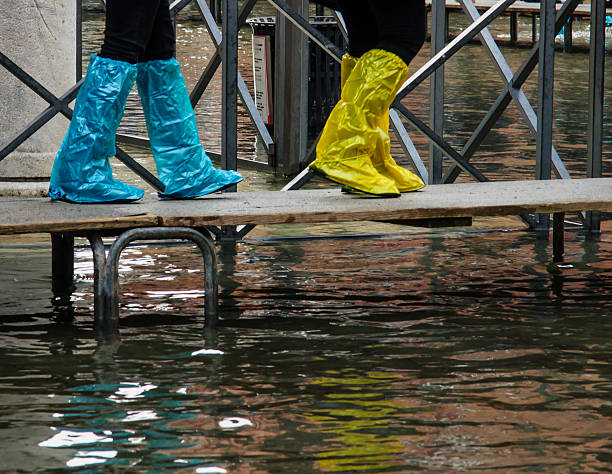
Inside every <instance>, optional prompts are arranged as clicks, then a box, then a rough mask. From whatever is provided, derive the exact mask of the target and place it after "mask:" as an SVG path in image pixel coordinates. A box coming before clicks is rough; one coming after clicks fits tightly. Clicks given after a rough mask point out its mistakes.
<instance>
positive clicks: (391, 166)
mask: <svg viewBox="0 0 612 474" xmlns="http://www.w3.org/2000/svg"><path fill="white" fill-rule="evenodd" d="M356 64H357V58H355V57H353V56H351V55H350V54H348V53H347V54H345V55H344V56H342V63H341V65H340V86H341V87H342V88H343V87H344V84H345V83H346V81H347V79H348V77H349V76H350V75H351V72H353V69H354V68H355V65H356ZM400 87H401V86H400ZM380 128H381V129H382V131H383V132H384V133H385V135H386V137H385V139H384V140H383V141H382V142H380V143H378V144H377V146H376V150H375V152H374V156H373V157H372V164H373V165H374V167H375V168H376V170H377V171H378V172H379V173H380V174H382V175H383V176H385V177H386V178H389V179H392V180H393V181H394V182H395V185H396V186H397V188H398V190H399V192H401V193H406V192H410V191H416V190H417V189H421V188H422V187H424V186H425V183H423V181H422V180H421V178H419V177H418V176H417V175H415V174H414V173H412V172H411V171H409V170H407V169H406V168H404V167H402V166H399V165H398V164H397V163H396V162H395V160H394V159H393V157H392V156H391V139H390V138H389V114H388V113H387V114H383V116H382V118H381V121H380ZM343 191H345V192H352V190H351V188H348V187H346V188H344V189H343Z"/></svg>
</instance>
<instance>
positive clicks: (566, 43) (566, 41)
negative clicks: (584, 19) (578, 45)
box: [563, 17, 593, 53]
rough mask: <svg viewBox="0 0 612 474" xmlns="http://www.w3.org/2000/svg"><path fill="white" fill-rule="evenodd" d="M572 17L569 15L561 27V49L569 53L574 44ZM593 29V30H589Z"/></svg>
mask: <svg viewBox="0 0 612 474" xmlns="http://www.w3.org/2000/svg"><path fill="white" fill-rule="evenodd" d="M573 30H574V18H573V17H570V18H569V20H567V23H566V24H565V26H564V27H563V51H564V52H566V53H569V52H570V51H571V50H572V47H573V45H574V31H573ZM591 31H593V30H591Z"/></svg>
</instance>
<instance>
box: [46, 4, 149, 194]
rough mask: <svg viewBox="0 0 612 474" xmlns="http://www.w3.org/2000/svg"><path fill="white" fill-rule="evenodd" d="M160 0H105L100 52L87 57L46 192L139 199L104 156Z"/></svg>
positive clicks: (107, 155)
mask: <svg viewBox="0 0 612 474" xmlns="http://www.w3.org/2000/svg"><path fill="white" fill-rule="evenodd" d="M159 2H160V0H107V2H106V7H107V10H106V30H105V34H104V43H103V45H102V49H101V52H100V54H98V55H93V56H92V58H91V61H90V63H89V67H88V69H87V74H86V76H85V80H84V82H83V85H82V86H81V89H80V90H79V94H78V96H77V100H76V104H75V108H74V113H73V116H72V120H71V121H70V126H69V127H68V131H67V133H66V137H65V138H64V141H63V142H62V146H61V147H60V150H59V151H58V153H57V156H56V158H55V161H54V163H53V169H52V171H51V182H50V186H49V196H50V197H51V198H52V199H62V200H66V201H70V202H78V203H89V202H117V201H133V200H137V199H140V198H141V197H142V195H143V191H142V190H140V189H137V188H134V187H132V186H128V185H127V184H125V183H122V182H121V181H118V180H115V179H114V178H113V173H112V170H111V167H110V162H109V158H110V157H111V156H114V155H115V153H116V149H115V135H116V133H117V128H118V127H119V123H120V122H121V117H122V116H123V112H124V109H125V103H126V101H127V96H128V94H129V92H130V90H131V89H132V87H133V86H134V82H135V80H136V72H137V71H136V66H134V63H136V62H137V61H138V58H139V57H140V55H142V54H143V52H144V50H145V48H146V45H147V43H148V42H149V37H150V35H151V27H152V25H153V21H154V19H155V11H156V6H157V4H158V3H159Z"/></svg>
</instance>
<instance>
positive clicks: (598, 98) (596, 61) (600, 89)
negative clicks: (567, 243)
mask: <svg viewBox="0 0 612 474" xmlns="http://www.w3.org/2000/svg"><path fill="white" fill-rule="evenodd" d="M605 21H606V8H605V5H604V2H603V1H602V2H591V40H590V45H591V47H590V50H589V132H588V163H587V178H600V177H601V176H602V142H603V116H604V106H603V105H604V65H605V33H606V31H605ZM600 225H601V213H599V212H597V211H593V212H588V213H587V215H586V220H585V223H584V227H585V230H586V231H587V232H591V233H599V231H600Z"/></svg>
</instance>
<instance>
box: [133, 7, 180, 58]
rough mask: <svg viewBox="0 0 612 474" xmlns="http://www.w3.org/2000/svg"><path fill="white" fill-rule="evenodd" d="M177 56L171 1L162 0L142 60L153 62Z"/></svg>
mask: <svg viewBox="0 0 612 474" xmlns="http://www.w3.org/2000/svg"><path fill="white" fill-rule="evenodd" d="M175 55H176V31H175V29H174V22H173V21H172V17H171V15H170V4H169V0H161V1H160V3H159V8H158V9H157V15H156V16H155V20H154V21H153V29H152V32H151V37H150V39H149V43H148V44H147V47H146V49H145V52H144V54H143V56H142V58H141V59H140V60H141V61H153V60H155V59H170V58H172V57H174V56H175Z"/></svg>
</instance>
